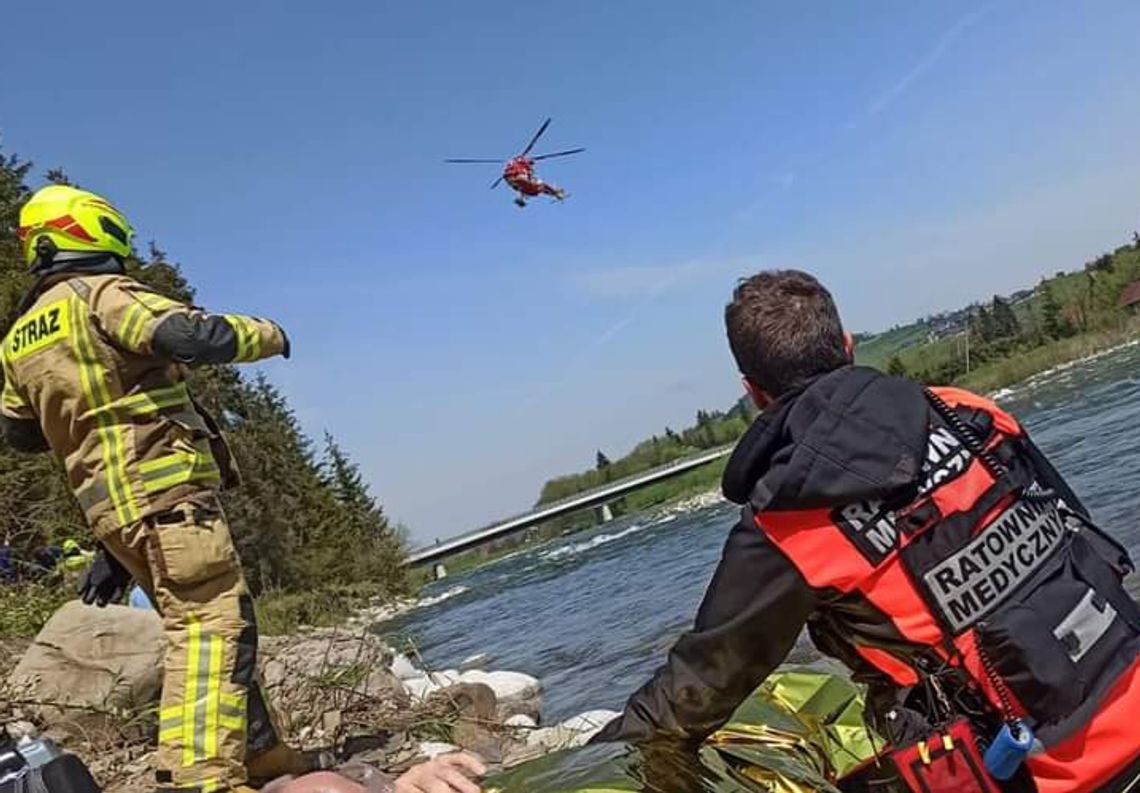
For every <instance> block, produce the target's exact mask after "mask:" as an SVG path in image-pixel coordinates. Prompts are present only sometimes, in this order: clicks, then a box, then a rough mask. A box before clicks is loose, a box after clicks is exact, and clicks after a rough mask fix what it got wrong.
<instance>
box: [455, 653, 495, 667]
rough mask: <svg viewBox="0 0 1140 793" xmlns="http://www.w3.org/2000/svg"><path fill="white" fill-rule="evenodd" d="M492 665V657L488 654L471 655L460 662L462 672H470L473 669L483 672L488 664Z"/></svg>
mask: <svg viewBox="0 0 1140 793" xmlns="http://www.w3.org/2000/svg"><path fill="white" fill-rule="evenodd" d="M489 663H491V656H490V655H488V654H487V653H476V654H475V655H469V656H468V657H466V658H464V659H463V660H462V661H460V662H459V671H460V672H470V671H471V670H473V669H479V670H483V669H486V668H487V664H489Z"/></svg>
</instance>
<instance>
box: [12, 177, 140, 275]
mask: <svg viewBox="0 0 1140 793" xmlns="http://www.w3.org/2000/svg"><path fill="white" fill-rule="evenodd" d="M134 233H135V231H134V229H132V228H131V224H130V223H128V222H127V219H126V218H125V217H123V213H122V212H120V211H119V210H117V209H115V207H114V206H112V205H111V203H110V202H108V201H107V200H106V199H103V198H100V197H99V196H97V195H95V194H94V193H89V192H87V191H86V190H78V189H76V188H74V187H68V186H67V185H49V186H47V187H44V188H42V189H40V190H37V191H36V193H35V195H33V196H32V197H31V198H30V199H28V203H26V204H24V207H23V209H21V210H20V226H19V228H17V229H16V236H17V237H18V238H19V240H20V244H21V245H22V246H23V250H24V261H26V262H27V263H28V265H29V266H32V267H36V266H37V265H36V260H37V258H40V257H43V260H42V261H51V259H52V258H53V257H54V256H55V255H56V254H57V253H59V252H64V251H66V252H70V253H79V254H90V253H109V254H114V255H115V256H120V257H126V256H128V255H130V252H131V237H132V236H134Z"/></svg>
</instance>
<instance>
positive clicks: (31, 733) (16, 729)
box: [8, 721, 40, 741]
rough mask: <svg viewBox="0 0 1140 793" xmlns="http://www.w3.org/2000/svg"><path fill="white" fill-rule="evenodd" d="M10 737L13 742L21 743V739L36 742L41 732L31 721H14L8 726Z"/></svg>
mask: <svg viewBox="0 0 1140 793" xmlns="http://www.w3.org/2000/svg"><path fill="white" fill-rule="evenodd" d="M8 737H9V738H11V739H12V740H13V741H19V740H20V739H21V738H31V739H32V740H35V739H36V738H38V737H40V731H39V730H37V729H36V725H34V724H32V723H31V722H30V721H14V722H11V723H10V724H9V725H8Z"/></svg>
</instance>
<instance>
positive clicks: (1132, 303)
mask: <svg viewBox="0 0 1140 793" xmlns="http://www.w3.org/2000/svg"><path fill="white" fill-rule="evenodd" d="M1116 305H1117V306H1118V307H1120V308H1123V309H1124V310H1125V311H1128V312H1129V313H1131V314H1137V313H1140V281H1133V282H1132V283H1130V284H1129V285H1128V286H1126V287H1124V291H1123V292H1121V293H1120V299H1119V300H1118V301H1117V302H1116Z"/></svg>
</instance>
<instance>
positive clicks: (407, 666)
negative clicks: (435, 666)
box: [389, 653, 424, 680]
mask: <svg viewBox="0 0 1140 793" xmlns="http://www.w3.org/2000/svg"><path fill="white" fill-rule="evenodd" d="M389 669H390V670H391V672H392V674H394V675H395V676H396V677H397V678H398V679H399V680H411V679H412V678H414V677H423V676H424V670H422V669H420V668H419V667H417V666H416V665H415V664H414V663H412V659H411V658H408V656H406V655H404V654H403V653H396V655H395V657H394V658H392V666H391V667H389Z"/></svg>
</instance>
